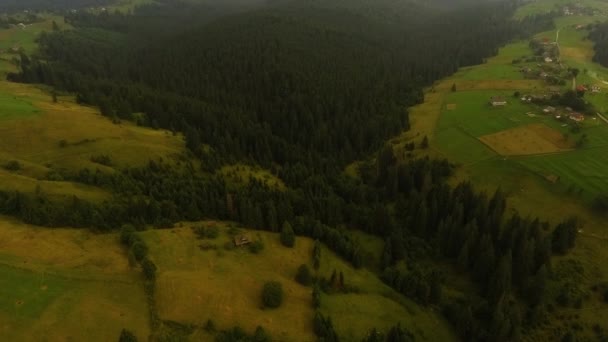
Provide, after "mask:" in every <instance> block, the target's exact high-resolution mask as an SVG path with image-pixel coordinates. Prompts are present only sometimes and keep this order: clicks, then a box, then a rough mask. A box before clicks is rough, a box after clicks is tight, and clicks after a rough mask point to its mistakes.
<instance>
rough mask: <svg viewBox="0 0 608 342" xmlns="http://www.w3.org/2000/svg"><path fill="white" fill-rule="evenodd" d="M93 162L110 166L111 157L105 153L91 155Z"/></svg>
mask: <svg viewBox="0 0 608 342" xmlns="http://www.w3.org/2000/svg"><path fill="white" fill-rule="evenodd" d="M91 161H92V162H93V163H97V164H101V165H105V166H112V159H111V158H110V157H109V156H108V155H107V154H99V155H95V156H92V157H91Z"/></svg>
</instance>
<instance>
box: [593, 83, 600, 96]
mask: <svg viewBox="0 0 608 342" xmlns="http://www.w3.org/2000/svg"><path fill="white" fill-rule="evenodd" d="M600 90H601V88H600V87H599V86H596V85H594V86H591V92H592V93H595V94H597V93H599V92H600Z"/></svg>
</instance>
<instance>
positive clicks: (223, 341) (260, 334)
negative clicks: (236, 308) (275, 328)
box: [215, 326, 272, 342]
mask: <svg viewBox="0 0 608 342" xmlns="http://www.w3.org/2000/svg"><path fill="white" fill-rule="evenodd" d="M271 340H272V339H271V337H270V336H269V335H268V333H266V331H265V330H264V328H262V327H261V326H258V327H257V328H256V329H255V332H254V333H253V335H249V334H247V332H245V330H243V328H241V327H239V326H236V327H234V328H232V329H229V330H224V331H220V332H219V333H218V334H217V335H216V336H215V341H216V342H270V341H271Z"/></svg>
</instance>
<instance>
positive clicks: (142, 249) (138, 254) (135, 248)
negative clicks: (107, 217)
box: [131, 241, 148, 261]
mask: <svg viewBox="0 0 608 342" xmlns="http://www.w3.org/2000/svg"><path fill="white" fill-rule="evenodd" d="M131 252H133V256H134V257H135V260H137V261H142V260H143V259H144V258H145V257H146V255H147V254H148V248H147V247H146V245H144V244H143V243H142V242H140V241H137V242H135V243H134V244H133V245H132V246H131Z"/></svg>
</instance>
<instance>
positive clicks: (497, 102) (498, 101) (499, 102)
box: [490, 96, 507, 107]
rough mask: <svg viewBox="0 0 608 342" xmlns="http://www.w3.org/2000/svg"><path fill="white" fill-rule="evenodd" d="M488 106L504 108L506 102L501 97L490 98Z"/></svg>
mask: <svg viewBox="0 0 608 342" xmlns="http://www.w3.org/2000/svg"><path fill="white" fill-rule="evenodd" d="M490 104H491V105H492V106H494V107H499V106H506V105H507V101H506V100H505V98H504V97H502V96H492V98H490Z"/></svg>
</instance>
